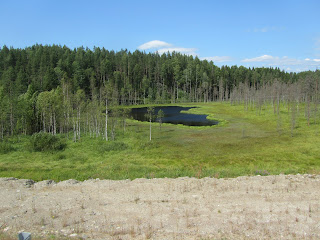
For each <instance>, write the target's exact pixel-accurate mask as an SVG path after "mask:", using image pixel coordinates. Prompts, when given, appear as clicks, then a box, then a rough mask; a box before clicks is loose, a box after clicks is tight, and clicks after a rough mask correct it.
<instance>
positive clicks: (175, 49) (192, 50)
mask: <svg viewBox="0 0 320 240" xmlns="http://www.w3.org/2000/svg"><path fill="white" fill-rule="evenodd" d="M196 51H197V49H196V48H183V47H171V48H161V49H159V50H157V52H158V53H159V54H160V55H161V54H163V53H167V52H170V53H172V52H180V53H183V54H186V55H193V56H196V55H198V54H197V53H196Z"/></svg>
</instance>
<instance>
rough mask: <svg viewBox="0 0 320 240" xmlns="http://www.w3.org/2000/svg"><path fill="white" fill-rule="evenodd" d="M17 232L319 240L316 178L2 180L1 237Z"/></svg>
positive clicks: (47, 236)
mask: <svg viewBox="0 0 320 240" xmlns="http://www.w3.org/2000/svg"><path fill="white" fill-rule="evenodd" d="M19 231H27V232H31V233H32V237H33V239H69V238H70V239H161V240H162V239H320V175H280V176H254V177H238V178H234V179H215V178H203V179H195V178H178V179H136V180H133V181H130V180H123V181H111V180H88V181H84V182H77V181H75V180H68V181H63V182H59V183H55V182H52V181H42V182H37V183H34V182H33V181H30V180H21V179H20V180H17V179H13V178H0V232H2V233H1V234H2V235H0V236H3V237H4V236H10V235H11V236H14V238H13V239H16V236H17V233H18V232H19ZM54 236H55V238H54ZM8 239H10V238H8Z"/></svg>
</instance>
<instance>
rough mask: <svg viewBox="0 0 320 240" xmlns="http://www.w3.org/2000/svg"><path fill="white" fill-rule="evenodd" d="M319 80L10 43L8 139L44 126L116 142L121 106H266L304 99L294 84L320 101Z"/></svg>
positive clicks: (4, 82)
mask: <svg viewBox="0 0 320 240" xmlns="http://www.w3.org/2000/svg"><path fill="white" fill-rule="evenodd" d="M318 82H319V71H315V72H311V71H309V72H303V73H288V72H285V71H281V70H280V69H279V68H245V67H243V66H240V67H238V66H231V67H229V66H222V67H218V66H216V65H214V63H213V62H208V61H206V60H200V59H199V58H198V57H193V56H187V55H183V54H180V53H177V52H173V53H169V52H168V53H164V54H161V55H160V54H158V53H145V52H141V51H138V50H136V51H134V52H130V51H128V50H121V51H118V52H115V51H112V50H111V51H109V50H106V49H105V48H94V49H93V50H91V49H89V48H86V49H85V48H83V47H79V48H75V49H73V50H72V49H70V48H68V47H66V46H59V45H52V46H48V45H45V46H43V45H34V46H32V47H27V48H24V49H17V48H8V47H7V46H3V47H2V48H1V49H0V135H1V136H0V137H1V139H3V138H4V137H5V136H12V135H14V134H33V133H35V132H39V131H44V132H50V133H52V134H57V133H66V134H71V132H72V133H73V135H72V136H73V139H74V140H75V141H76V140H78V139H80V137H81V133H85V134H90V136H96V137H97V136H102V137H104V138H105V139H108V133H109V135H110V137H111V138H112V139H114V138H115V134H116V131H115V128H116V126H120V125H121V126H122V127H123V128H124V129H125V118H126V116H127V114H128V110H125V108H118V107H117V106H118V105H132V104H145V103H178V102H210V101H229V100H230V102H231V103H235V102H236V101H237V102H245V103H246V104H247V105H248V104H258V105H259V104H260V105H261V106H262V104H263V103H264V102H265V101H267V99H268V98H269V99H271V101H273V102H274V103H275V105H276V104H277V103H278V102H279V101H283V100H284V98H285V99H289V98H290V99H291V98H293V97H294V96H297V95H296V94H293V93H292V92H290V93H288V92H287V91H288V89H291V88H292V89H293V88H294V86H296V88H294V90H292V91H301V88H303V94H302V93H301V94H300V93H299V96H301V97H299V101H300V100H301V101H306V102H308V101H309V102H312V101H318V97H315V96H318V95H317V94H318V90H319V84H318ZM301 84H302V85H301ZM308 84H309V85H308ZM315 84H316V85H315ZM279 89H280V90H279ZM310 89H311V90H310ZM289 96H290V97H289ZM110 110H111V111H110ZM108 123H109V124H108Z"/></svg>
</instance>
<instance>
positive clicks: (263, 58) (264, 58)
mask: <svg viewBox="0 0 320 240" xmlns="http://www.w3.org/2000/svg"><path fill="white" fill-rule="evenodd" d="M276 58H277V57H272V56H270V55H263V56H260V57H255V58H246V59H243V60H241V62H268V61H273V60H275V59H276Z"/></svg>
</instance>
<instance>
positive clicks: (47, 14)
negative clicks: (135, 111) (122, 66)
mask: <svg viewBox="0 0 320 240" xmlns="http://www.w3.org/2000/svg"><path fill="white" fill-rule="evenodd" d="M319 10H320V1H319V0H304V1H302V0H300V1H296V0H276V1H274V0H268V1H256V0H254V1H253V0H252V1H245V0H244V1H236V0H234V1H232V0H229V1H228V0H225V1H221V0H207V1H205V0H198V1H191V0H190V1H189V0H183V1H175V0H170V1H167V0H161V1H152V0H148V1H140V0H134V1H133V0H132V1H131V0H117V1H115V0H112V1H109V0H105V1H102V0H101V1H94V0H92V1H82V0H77V1H74V0H67V1H61V0H55V1H50V0H49V1H40V0H37V1H35V0H28V1H25V0H23V1H15V0H12V1H1V14H0V29H1V37H0V46H1V47H2V46H3V45H7V46H8V47H10V46H12V47H15V48H24V47H26V46H31V45H33V44H36V43H38V44H60V45H66V46H68V47H70V48H75V47H79V46H84V47H89V48H93V47H94V46H97V47H105V48H106V49H109V50H111V49H112V50H116V51H118V50H121V49H128V50H130V51H135V50H136V49H139V50H142V51H146V52H156V51H158V52H159V53H164V52H168V51H169V52H172V51H177V52H181V53H185V54H188V55H194V56H198V57H199V58H200V59H207V60H212V61H213V62H214V63H215V64H216V65H218V66H221V65H229V66H231V65H238V66H240V65H243V66H245V67H261V66H265V67H270V66H271V67H280V68H281V69H284V70H286V71H296V72H299V71H305V70H315V69H317V68H319V69H320V24H319V23H320V14H319Z"/></svg>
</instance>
